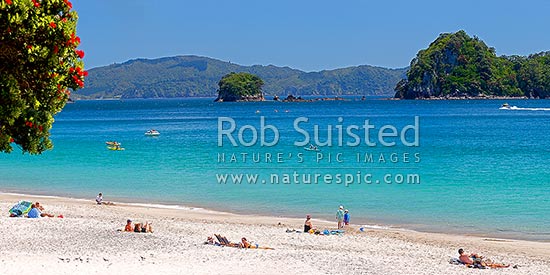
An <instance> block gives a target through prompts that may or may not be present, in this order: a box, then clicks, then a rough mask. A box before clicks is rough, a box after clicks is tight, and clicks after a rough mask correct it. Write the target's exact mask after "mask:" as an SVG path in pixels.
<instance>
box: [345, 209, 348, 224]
mask: <svg viewBox="0 0 550 275" xmlns="http://www.w3.org/2000/svg"><path fill="white" fill-rule="evenodd" d="M344 225H349V211H348V210H347V209H346V210H345V211H344Z"/></svg>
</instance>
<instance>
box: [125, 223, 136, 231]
mask: <svg viewBox="0 0 550 275" xmlns="http://www.w3.org/2000/svg"><path fill="white" fill-rule="evenodd" d="M124 231H125V232H132V231H134V230H133V229H132V220H127V221H126V226H125V227H124Z"/></svg>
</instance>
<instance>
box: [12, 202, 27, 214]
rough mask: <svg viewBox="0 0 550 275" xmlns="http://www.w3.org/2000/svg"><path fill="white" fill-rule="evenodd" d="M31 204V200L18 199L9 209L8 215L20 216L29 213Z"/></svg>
mask: <svg viewBox="0 0 550 275" xmlns="http://www.w3.org/2000/svg"><path fill="white" fill-rule="evenodd" d="M31 205H32V202H30V201H19V202H18V203H17V204H15V205H14V206H12V208H11V209H10V215H14V216H16V217H21V216H23V215H25V214H27V213H29V211H30V210H31Z"/></svg>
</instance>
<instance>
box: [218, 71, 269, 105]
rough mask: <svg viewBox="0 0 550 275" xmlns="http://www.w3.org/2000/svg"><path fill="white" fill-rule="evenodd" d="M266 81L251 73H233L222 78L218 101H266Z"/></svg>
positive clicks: (219, 84)
mask: <svg viewBox="0 0 550 275" xmlns="http://www.w3.org/2000/svg"><path fill="white" fill-rule="evenodd" d="M263 85H264V81H263V80H262V79H261V78H259V77H258V76H256V75H253V74H249V73H235V72H231V73H228V74H226V75H224V76H223V77H222V79H221V80H220V82H218V86H219V87H220V88H219V90H218V98H216V101H218V102H223V101H264V94H263V93H262V86H263Z"/></svg>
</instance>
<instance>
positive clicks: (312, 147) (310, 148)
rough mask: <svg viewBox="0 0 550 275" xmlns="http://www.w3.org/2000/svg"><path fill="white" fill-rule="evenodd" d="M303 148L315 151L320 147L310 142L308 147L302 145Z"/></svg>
mask: <svg viewBox="0 0 550 275" xmlns="http://www.w3.org/2000/svg"><path fill="white" fill-rule="evenodd" d="M304 150H306V151H316V152H319V151H321V149H319V148H318V147H317V146H314V145H313V144H310V145H309V147H304Z"/></svg>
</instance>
